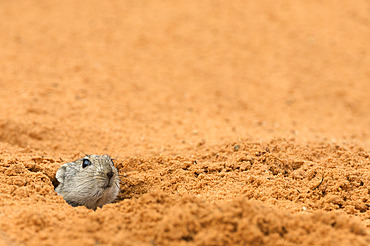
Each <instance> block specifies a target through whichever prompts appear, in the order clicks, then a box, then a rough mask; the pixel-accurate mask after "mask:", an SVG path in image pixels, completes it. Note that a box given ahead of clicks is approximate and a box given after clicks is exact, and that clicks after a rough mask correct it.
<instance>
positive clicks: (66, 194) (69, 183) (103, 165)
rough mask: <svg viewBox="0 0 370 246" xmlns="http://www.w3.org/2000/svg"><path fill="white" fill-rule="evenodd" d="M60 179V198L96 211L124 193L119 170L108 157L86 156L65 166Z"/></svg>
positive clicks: (62, 167)
mask: <svg viewBox="0 0 370 246" xmlns="http://www.w3.org/2000/svg"><path fill="white" fill-rule="evenodd" d="M56 179H57V180H58V182H59V185H58V186H57V187H56V188H55V191H56V192H57V193H58V195H61V196H63V198H64V200H66V202H67V203H68V204H69V205H71V206H73V207H76V206H86V207H87V208H90V209H94V210H96V209H97V208H98V207H100V208H101V207H102V206H103V205H104V204H107V203H111V202H113V201H114V200H115V199H116V198H117V195H118V192H119V190H120V188H119V184H120V180H119V175H118V171H117V169H116V168H115V166H114V163H113V161H112V159H111V158H110V156H108V155H86V156H85V157H83V158H81V159H78V160H76V161H73V162H68V163H66V164H64V165H62V166H61V167H60V168H59V169H58V171H57V173H56Z"/></svg>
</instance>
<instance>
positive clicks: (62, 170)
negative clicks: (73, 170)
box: [55, 163, 68, 183]
mask: <svg viewBox="0 0 370 246" xmlns="http://www.w3.org/2000/svg"><path fill="white" fill-rule="evenodd" d="M67 164H68V163H66V164H64V165H63V166H61V167H60V168H59V169H58V171H57V173H56V175H55V177H56V178H57V180H58V181H59V183H63V182H64V178H65V176H66V172H67V166H68V165H67Z"/></svg>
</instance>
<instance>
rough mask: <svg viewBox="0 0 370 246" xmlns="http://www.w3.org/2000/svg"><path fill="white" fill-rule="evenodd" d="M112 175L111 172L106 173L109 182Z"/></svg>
mask: <svg viewBox="0 0 370 246" xmlns="http://www.w3.org/2000/svg"><path fill="white" fill-rule="evenodd" d="M113 175H114V173H113V172H112V171H109V172H107V177H108V179H109V180H110V179H111V178H112V177H113Z"/></svg>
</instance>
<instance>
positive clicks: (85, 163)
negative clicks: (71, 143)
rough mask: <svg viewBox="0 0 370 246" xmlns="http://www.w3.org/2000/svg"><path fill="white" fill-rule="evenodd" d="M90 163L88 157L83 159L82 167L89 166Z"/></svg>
mask: <svg viewBox="0 0 370 246" xmlns="http://www.w3.org/2000/svg"><path fill="white" fill-rule="evenodd" d="M90 165H91V161H89V160H88V159H83V161H82V168H85V167H87V166H90Z"/></svg>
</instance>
